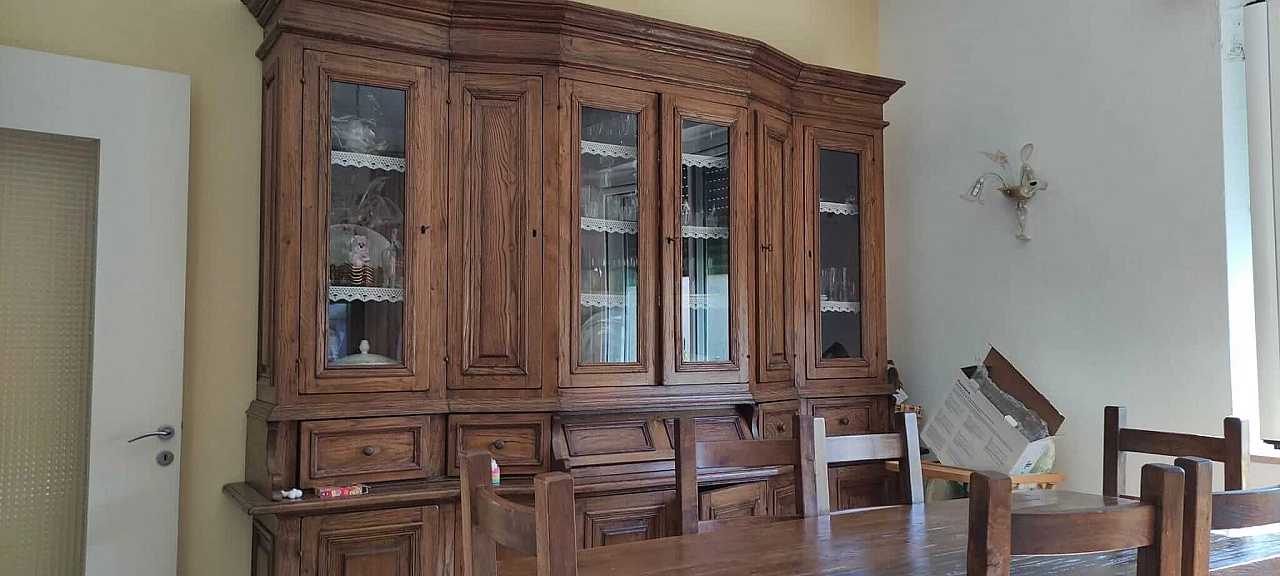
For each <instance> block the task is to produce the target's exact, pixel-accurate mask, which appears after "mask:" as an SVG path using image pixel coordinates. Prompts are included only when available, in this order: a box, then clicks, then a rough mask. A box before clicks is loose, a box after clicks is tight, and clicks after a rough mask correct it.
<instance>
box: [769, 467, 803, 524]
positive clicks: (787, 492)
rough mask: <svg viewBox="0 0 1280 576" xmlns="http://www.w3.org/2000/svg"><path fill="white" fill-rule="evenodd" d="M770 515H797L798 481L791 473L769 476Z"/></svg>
mask: <svg viewBox="0 0 1280 576" xmlns="http://www.w3.org/2000/svg"><path fill="white" fill-rule="evenodd" d="M768 482H769V508H768V514H769V515H770V516H795V515H796V514H798V512H796V483H795V480H794V478H793V477H792V475H791V474H779V475H777V476H773V477H771V478H769V481H768Z"/></svg>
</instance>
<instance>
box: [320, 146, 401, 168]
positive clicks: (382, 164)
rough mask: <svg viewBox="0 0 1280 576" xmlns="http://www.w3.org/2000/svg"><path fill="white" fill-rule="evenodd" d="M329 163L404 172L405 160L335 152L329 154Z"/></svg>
mask: <svg viewBox="0 0 1280 576" xmlns="http://www.w3.org/2000/svg"><path fill="white" fill-rule="evenodd" d="M329 162H330V163H331V164H333V165H335V166H349V167H352V168H372V169H374V170H387V171H389V172H404V158H393V157H391V156H374V155H373V154H360V153H358V152H338V151H337V150H334V151H332V152H330V153H329Z"/></svg>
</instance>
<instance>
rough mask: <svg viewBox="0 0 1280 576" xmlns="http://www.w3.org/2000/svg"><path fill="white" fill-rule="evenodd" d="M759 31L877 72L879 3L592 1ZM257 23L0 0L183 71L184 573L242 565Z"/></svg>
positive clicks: (178, 4)
mask: <svg viewBox="0 0 1280 576" xmlns="http://www.w3.org/2000/svg"><path fill="white" fill-rule="evenodd" d="M592 3H595V4H599V5H602V6H607V7H611V8H617V9H622V10H632V11H635V12H638V13H643V14H645V15H649V16H656V17H659V18H666V19H670V20H675V21H678V22H682V23H685V24H691V25H695V26H702V27H707V28H713V29H717V30H722V31H725V32H729V33H733V34H738V35H743V36H751V37H755V38H759V39H761V40H764V41H766V42H769V43H770V44H773V45H774V46H775V47H777V48H779V49H781V50H783V51H784V52H787V53H789V54H791V55H793V56H795V57H797V58H800V59H801V60H805V61H808V62H812V63H815V64H824V65H828V66H834V67H839V68H849V69H853V70H859V71H864V72H875V71H876V70H877V69H878V62H879V55H878V51H877V46H878V39H877V33H876V32H877V29H878V22H877V2H876V0H793V1H789V2H776V1H772V0H647V1H646V0H594V1H593V2H592ZM260 38H261V30H260V29H259V28H258V25H257V23H256V22H254V21H253V18H252V17H250V16H249V13H248V11H247V10H245V9H244V8H243V7H242V6H241V4H240V2H239V1H237V0H112V1H110V2H106V1H103V0H42V1H39V2H35V1H20V2H5V3H3V6H2V7H0V44H8V45H12V46H20V47H23V48H30V49H34V50H44V51H47V52H56V53H60V54H68V55H72V56H79V57H84V58H93V59H97V60H106V61H110V62H118V63H121V64H130V65H135V66H144V67H147V68H156V69H160V70H168V71H171V72H179V73H182V74H187V75H189V76H191V100H192V103H191V106H192V114H191V123H192V126H191V188H190V194H191V198H190V210H189V214H188V226H189V232H188V243H189V248H188V262H187V270H188V273H187V318H186V322H187V331H186V379H185V380H186V381H185V382H184V384H183V394H184V400H185V402H184V409H183V444H182V454H183V458H182V503H181V518H180V521H179V529H180V532H179V570H180V573H181V574H183V575H190V576H227V575H235V574H245V573H247V572H248V565H249V521H248V518H247V517H246V516H245V515H243V514H242V513H241V512H240V510H239V509H238V508H237V507H236V506H235V505H234V504H233V503H232V502H231V501H230V500H228V499H227V498H225V497H223V496H222V494H221V492H220V490H221V487H222V485H223V484H224V483H226V482H230V481H236V480H240V479H241V478H243V474H244V410H245V408H246V407H247V406H248V404H249V401H250V400H251V399H252V397H253V381H254V380H253V366H254V353H255V329H256V328H255V326H256V304H257V291H256V279H257V244H258V242H257V240H258V207H257V201H258V130H259V114H260V105H261V104H260V99H261V94H260V83H259V72H260V68H259V64H258V60H257V59H256V58H255V57H254V54H253V53H254V49H255V48H256V47H257V45H258V41H259V40H260Z"/></svg>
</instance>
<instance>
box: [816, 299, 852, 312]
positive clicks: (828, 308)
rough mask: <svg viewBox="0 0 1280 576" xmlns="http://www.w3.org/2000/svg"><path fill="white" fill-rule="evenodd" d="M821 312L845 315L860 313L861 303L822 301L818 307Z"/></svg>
mask: <svg viewBox="0 0 1280 576" xmlns="http://www.w3.org/2000/svg"><path fill="white" fill-rule="evenodd" d="M820 308H821V309H822V311H823V312H843V313H846V314H857V313H858V312H861V311H862V303H861V302H840V301H836V300H824V301H823V302H822V305H821V306H820Z"/></svg>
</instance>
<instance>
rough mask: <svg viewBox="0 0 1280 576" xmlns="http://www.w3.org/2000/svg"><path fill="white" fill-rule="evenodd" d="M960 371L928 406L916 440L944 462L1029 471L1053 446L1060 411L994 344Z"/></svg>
mask: <svg viewBox="0 0 1280 576" xmlns="http://www.w3.org/2000/svg"><path fill="white" fill-rule="evenodd" d="M982 365H983V366H984V367H985V368H986V378H983V375H982V374H981V373H980V371H979V369H978V368H979V367H978V366H969V367H966V368H962V369H961V370H962V372H963V374H962V376H961V377H957V378H956V382H955V385H954V386H952V387H951V390H950V391H948V393H947V396H946V399H945V400H943V402H942V405H941V406H939V407H938V408H936V409H933V410H931V412H932V416H930V418H929V420H928V422H927V423H926V424H925V427H924V429H923V430H921V432H920V440H921V441H922V442H923V443H924V444H925V446H928V447H929V449H931V450H933V452H934V454H936V455H937V457H938V460H939V461H940V462H942V463H943V464H948V465H952V466H962V467H965V468H969V469H974V470H997V471H1001V472H1005V473H1008V474H1029V473H1031V471H1032V468H1033V467H1034V466H1035V465H1036V463H1037V462H1038V461H1039V460H1040V458H1041V457H1042V456H1044V454H1045V453H1046V452H1047V451H1049V450H1050V449H1052V448H1053V436H1054V435H1055V434H1057V433H1058V429H1059V428H1061V427H1062V421H1063V417H1062V414H1061V413H1060V412H1058V410H1057V409H1056V408H1054V407H1053V404H1051V403H1050V402H1049V400H1048V399H1047V398H1045V397H1044V395H1043V394H1041V393H1040V391H1039V390H1036V388H1035V386H1032V385H1031V383H1030V382H1028V381H1027V379H1026V377H1024V376H1023V375H1022V374H1021V373H1019V372H1018V370H1017V369H1016V368H1014V367H1013V364H1011V363H1009V361H1008V360H1007V359H1006V358H1005V357H1004V356H1003V355H1001V354H1000V352H999V351H997V350H996V349H995V348H992V349H991V351H990V352H988V353H987V357H986V359H984V360H983V361H982Z"/></svg>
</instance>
